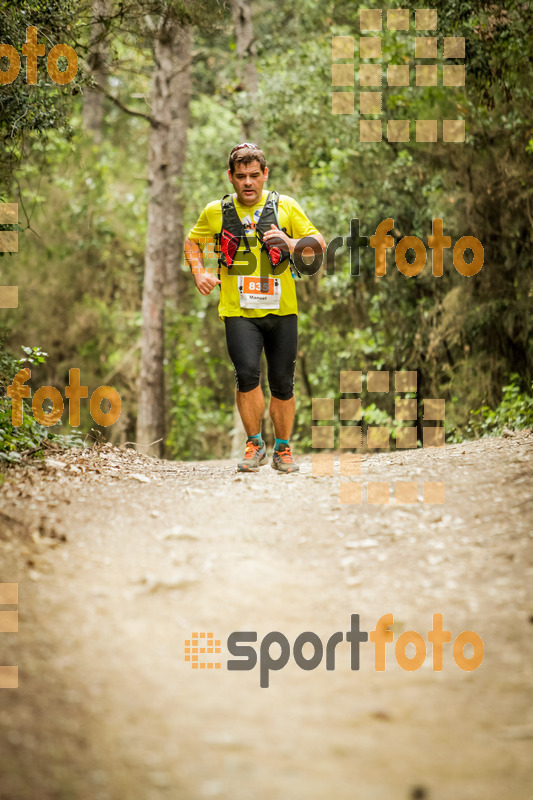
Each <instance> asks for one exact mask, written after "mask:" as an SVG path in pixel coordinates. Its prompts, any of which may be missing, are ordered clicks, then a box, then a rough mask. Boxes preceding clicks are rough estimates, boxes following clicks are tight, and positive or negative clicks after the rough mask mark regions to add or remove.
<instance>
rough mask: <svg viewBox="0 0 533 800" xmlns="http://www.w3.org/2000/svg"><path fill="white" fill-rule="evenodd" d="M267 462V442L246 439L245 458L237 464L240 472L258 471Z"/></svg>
mask: <svg viewBox="0 0 533 800" xmlns="http://www.w3.org/2000/svg"><path fill="white" fill-rule="evenodd" d="M266 462H267V450H266V444H265V443H264V442H263V443H262V444H256V443H255V442H254V440H253V439H247V440H246V450H245V451H244V458H243V459H242V461H239V463H238V464H237V471H238V472H258V470H259V467H261V466H262V465H263V464H266Z"/></svg>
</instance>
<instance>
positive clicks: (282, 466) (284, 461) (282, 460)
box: [272, 447, 300, 472]
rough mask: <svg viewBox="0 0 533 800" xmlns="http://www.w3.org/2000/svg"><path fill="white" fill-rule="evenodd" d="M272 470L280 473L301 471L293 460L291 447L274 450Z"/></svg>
mask: <svg viewBox="0 0 533 800" xmlns="http://www.w3.org/2000/svg"><path fill="white" fill-rule="evenodd" d="M272 469H277V470H279V472H298V471H299V469H300V467H299V466H298V464H295V463H294V461H293V460H292V453H291V448H290V447H286V448H285V449H284V450H274V452H273V453H272Z"/></svg>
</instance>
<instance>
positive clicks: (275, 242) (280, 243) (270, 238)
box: [263, 225, 292, 252]
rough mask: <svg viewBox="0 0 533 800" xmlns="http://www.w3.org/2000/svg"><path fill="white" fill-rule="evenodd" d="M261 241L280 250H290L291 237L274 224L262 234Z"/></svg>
mask: <svg viewBox="0 0 533 800" xmlns="http://www.w3.org/2000/svg"><path fill="white" fill-rule="evenodd" d="M263 241H264V242H266V243H267V244H268V245H269V246H270V247H279V248H280V250H287V251H288V252H291V244H292V239H291V238H290V236H287V234H286V233H285V232H284V231H280V229H279V228H277V227H276V226H275V225H271V226H270V230H269V231H267V232H266V233H265V235H264V236H263Z"/></svg>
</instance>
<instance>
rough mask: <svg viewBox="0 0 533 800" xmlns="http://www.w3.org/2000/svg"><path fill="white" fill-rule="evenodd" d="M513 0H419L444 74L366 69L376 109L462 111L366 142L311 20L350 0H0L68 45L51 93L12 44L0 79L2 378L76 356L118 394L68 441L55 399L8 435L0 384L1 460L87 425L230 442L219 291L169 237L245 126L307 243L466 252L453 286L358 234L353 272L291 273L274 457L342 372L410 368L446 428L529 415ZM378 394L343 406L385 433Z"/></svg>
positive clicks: (350, 10)
mask: <svg viewBox="0 0 533 800" xmlns="http://www.w3.org/2000/svg"><path fill="white" fill-rule="evenodd" d="M531 5H532V4H531V3H528V2H506V3H500V2H484V1H483V0H470V1H469V2H464V1H463V0H461V2H459V1H458V0H447V2H435V3H433V4H432V7H433V8H436V9H437V11H438V19H439V23H438V30H437V32H436V34H434V35H437V36H438V38H439V74H440V68H441V66H442V58H441V56H442V38H443V37H444V36H464V37H465V40H466V62H465V63H466V74H467V80H466V87H465V88H448V87H442V86H438V87H424V88H423V87H417V86H416V85H411V86H409V87H404V88H390V89H389V88H388V87H387V85H386V82H384V85H383V114H382V117H381V118H382V119H387V118H390V117H392V118H394V119H409V120H413V121H414V120H415V119H438V120H442V119H455V118H464V119H465V120H466V142H465V143H464V144H451V143H443V142H442V141H439V142H437V143H432V144H424V143H417V142H416V141H414V135H413V131H414V122H413V123H412V127H411V131H412V134H411V141H410V142H407V143H393V142H391V143H389V142H387V140H386V136H385V137H384V140H383V141H382V142H379V143H375V144H369V143H360V142H359V117H358V113H357V111H356V113H354V114H353V115H334V114H332V113H331V91H332V86H331V63H332V57H331V37H332V36H336V35H350V36H354V37H355V38H356V41H357V37H358V36H359V8H360V6H359V4H358V3H354V2H352V1H351V0H349V1H348V0H346V1H345V2H326V1H325V0H319V2H316V1H315V0H291V2H290V3H289V2H273V1H271V0H254V1H253V2H246V1H245V0H232V2H216V1H215V0H200V2H195V3H187V2H175V0H165V1H163V0H92V2H86V1H83V0H57V2H55V0H51V2H42V1H41V0H19V2H17V3H12V2H6V0H0V42H2V43H7V44H11V45H13V46H14V47H15V48H16V49H17V50H18V51H19V52H20V50H21V46H22V44H23V43H24V41H25V40H26V28H27V27H28V26H29V25H35V26H36V27H37V30H38V41H39V42H42V43H43V44H45V47H46V50H47V52H48V50H49V49H50V47H51V46H53V45H54V44H57V43H63V42H64V43H67V44H69V45H70V46H72V47H74V49H75V50H76V52H77V54H78V56H79V60H80V69H79V72H78V75H77V77H76V79H75V80H74V81H73V82H72V83H70V84H68V85H65V86H64V87H60V86H58V85H57V84H54V83H53V81H52V80H51V79H50V77H49V76H48V74H47V72H46V61H45V59H44V58H41V59H39V73H38V83H37V85H35V86H29V85H28V84H27V83H26V81H25V59H24V58H21V61H22V69H21V72H20V74H19V76H18V78H17V79H16V80H15V81H14V82H13V83H12V84H9V85H4V86H0V141H1V155H0V202H3V203H6V202H10V203H18V204H19V224H18V230H19V252H18V253H17V254H2V255H1V260H0V270H1V272H0V277H1V280H0V283H2V285H9V284H15V283H16V284H18V285H19V307H18V308H17V309H4V310H1V311H0V340H1V344H0V348H1V349H0V384H1V386H2V388H1V389H0V392H1V391H2V390H3V391H4V392H5V388H6V386H7V385H8V383H9V382H10V380H11V378H12V376H13V374H14V372H16V370H17V369H19V368H21V366H23V365H26V366H30V367H31V369H32V378H31V385H32V387H33V390H35V388H37V387H38V386H41V385H44V384H47V385H53V386H56V387H57V388H58V389H59V390H60V391H61V393H62V394H63V395H64V387H65V385H66V383H68V371H69V369H70V368H72V367H78V368H79V369H80V370H81V378H82V383H84V384H87V385H88V386H89V394H90V393H91V392H92V391H93V390H94V389H95V388H96V387H97V386H99V385H101V384H108V385H111V386H113V387H114V388H116V389H117V391H118V392H119V393H120V395H121V397H122V414H121V417H120V419H119V421H118V422H117V423H116V424H115V425H114V426H113V427H111V428H109V429H106V430H104V429H102V430H100V431H97V430H95V428H96V426H95V425H94V423H93V422H92V420H91V418H90V416H89V406H88V402H87V401H84V402H83V401H82V410H83V411H82V425H81V428H80V434H81V435H80V436H79V437H77V436H76V435H73V434H75V430H74V429H72V428H70V427H69V425H68V412H67V410H65V413H64V415H63V420H62V424H58V425H56V426H54V427H53V428H50V429H46V428H43V427H41V426H38V425H37V424H35V423H34V422H33V420H32V418H31V414H30V413H29V411H28V412H27V413H26V415H25V423H24V425H23V426H22V428H20V429H17V430H14V429H13V428H12V426H11V424H10V419H11V403H10V401H9V400H8V398H6V397H5V396H3V397H2V396H0V455H2V456H3V457H4V458H9V459H15V458H18V456H19V454H20V452H23V451H27V450H37V449H38V448H39V446H40V443H41V441H42V439H43V437H50V436H52V437H54V436H55V435H66V436H67V437H70V442H73V441H74V442H76V441H78V440H79V441H81V439H82V438H83V436H84V435H85V434H87V433H88V432H90V431H91V429H92V432H91V433H90V436H91V437H94V438H98V437H99V436H102V435H104V436H107V437H109V438H110V439H111V440H113V441H115V442H125V441H136V442H140V443H141V444H147V443H149V442H155V441H156V440H161V441H160V443H158V444H156V445H153V446H152V447H151V448H146V447H145V448H144V449H143V452H152V453H154V454H158V453H164V454H165V455H167V456H168V457H171V458H179V459H188V458H210V457H223V456H226V455H228V454H229V452H230V450H231V439H232V431H233V430H234V424H235V422H234V420H235V415H234V402H233V395H234V378H233V370H232V366H231V364H230V362H229V359H228V357H227V354H226V349H225V340H224V329H223V325H222V323H221V322H220V321H219V319H218V315H217V310H216V307H217V303H218V293H216V292H214V293H213V295H212V296H210V297H209V298H207V299H206V298H204V297H202V296H201V295H200V294H199V293H198V292H197V291H196V289H195V287H194V283H193V281H192V278H191V276H190V274H189V273H188V270H186V268H185V267H184V262H183V255H182V248H183V236H184V232H185V233H186V232H187V231H188V229H189V227H190V226H191V225H192V224H193V223H194V221H195V219H196V218H197V216H198V214H199V212H200V211H201V209H202V208H203V206H204V205H205V204H206V203H207V202H209V201H210V200H213V199H216V198H218V197H221V196H222V195H223V194H224V193H225V192H226V191H227V187H228V183H227V177H226V161H227V154H228V153H229V151H230V149H231V148H232V147H233V146H234V145H235V144H236V143H238V142H239V141H243V140H251V141H255V142H257V143H258V144H260V145H261V146H262V147H263V149H264V150H265V153H266V155H267V162H268V164H269V167H270V170H271V177H270V178H269V185H270V187H271V188H276V189H277V190H278V191H280V192H281V193H286V194H290V195H292V196H294V197H296V199H297V200H298V201H299V202H300V204H301V205H302V206H303V208H304V209H305V210H306V212H307V214H308V216H309V217H310V218H311V220H312V221H313V222H314V224H315V225H316V226H317V227H318V229H319V230H320V231H321V232H322V233H323V235H324V237H325V238H326V241H328V242H329V241H331V240H332V239H333V238H335V237H337V236H342V237H347V236H348V235H349V231H350V220H351V219H353V218H358V219H359V221H360V225H361V233H362V235H366V236H370V235H372V234H373V233H374V232H375V230H376V227H377V225H378V224H379V222H380V221H381V220H382V219H385V218H387V217H392V218H393V219H394V236H395V238H396V240H398V239H399V238H401V237H403V236H406V235H413V236H418V237H420V238H421V239H422V241H423V242H424V243H425V244H426V245H427V239H428V236H429V235H430V233H431V223H432V219H434V218H437V217H442V218H443V220H444V233H445V234H446V235H449V236H450V237H451V239H452V247H453V244H454V243H455V242H456V241H457V240H458V239H459V238H460V237H461V236H465V235H472V236H475V237H477V238H478V239H479V240H480V241H481V242H482V244H483V246H484V249H485V264H484V266H483V268H482V270H481V272H479V273H478V274H477V275H475V276H473V277H470V278H466V277H463V276H462V275H460V274H459V273H458V272H457V271H456V270H455V269H454V266H453V263H452V257H451V250H447V251H446V253H445V257H444V274H443V276H442V277H441V278H435V277H433V276H432V274H431V254H430V250H429V249H428V260H427V264H426V268H425V269H424V270H423V272H422V273H420V274H419V275H418V276H417V277H413V278H406V277H405V276H404V275H402V274H400V272H399V271H398V270H397V269H396V266H395V263H394V253H393V251H392V250H390V251H389V252H388V254H387V264H388V267H387V274H386V275H385V276H384V277H381V278H378V277H376V276H375V275H374V252H373V250H370V248H369V249H367V250H364V249H363V250H361V255H362V258H361V274H360V275H359V276H357V277H355V276H351V275H350V264H349V252H348V250H347V248H346V247H343V248H341V249H339V250H338V252H337V256H336V271H335V274H334V275H325V270H324V269H322V270H321V271H320V272H319V273H318V275H317V276H315V277H314V278H306V279H302V280H301V281H299V286H298V292H299V304H300V343H299V350H300V356H299V360H298V365H297V378H296V396H297V415H296V424H295V431H294V437H293V441H294V444H295V446H296V447H297V449H300V450H304V449H306V448H308V447H309V446H310V433H311V398H312V397H339V396H340V395H339V371H340V370H349V369H353V370H362V371H363V372H367V371H368V370H379V369H389V370H391V371H394V370H396V369H406V370H417V372H418V381H419V391H418V395H419V397H437V398H445V399H446V417H447V418H446V430H447V439H448V441H460V440H461V439H462V438H464V437H466V438H468V437H472V436H480V435H483V434H485V433H493V432H500V431H501V430H502V429H503V428H504V427H527V426H531V425H533V398H532V390H531V381H532V377H533V375H532V359H531V275H532V270H533V248H532V237H533V233H532V229H533V225H532V223H533V202H532V194H533V168H532V167H533V93H532V88H531V87H532V85H533V13H532V12H533V9H532V7H531ZM364 7H367V8H369V7H375V8H380V7H381V6H380V5H379V4H377V3H372V2H366V3H365V4H364ZM402 7H403V8H409V9H410V19H411V25H410V30H409V31H408V32H392V31H387V29H386V26H384V29H383V35H382V38H383V58H382V61H383V63H384V64H386V63H397V64H401V63H410V64H411V73H412V75H414V64H415V63H416V62H415V59H414V42H413V39H414V36H415V35H416V33H415V29H414V12H415V9H416V8H417V4H415V3H403V4H402ZM428 35H432V34H431V32H429V33H428ZM457 63H461V62H457ZM355 64H356V69H357V66H358V64H359V60H358V58H357V53H356V60H355ZM0 67H1V68H2V69H4V70H5V69H6V68H7V61H6V60H5V59H2V60H1V61H0ZM439 83H442V81H441V80H439ZM411 84H414V80H413V79H412V80H411ZM354 91H356V92H357V89H354ZM356 109H357V102H356ZM2 227H3V228H4V229H6V228H7V229H9V228H13V227H17V226H2ZM22 348H25V349H24V350H23V349H22ZM43 353H46V355H43ZM375 398H376V396H375V395H366V394H363V406H364V418H365V420H366V421H367V422H373V423H375V424H391V425H393V416H394V395H393V393H390V395H389V396H388V397H385V398H384V399H381V400H380V402H379V403H377V402H376V399H375ZM29 408H30V407H29ZM64 441H69V439H68V438H67V439H66V440H64ZM241 443H242V442H241Z"/></svg>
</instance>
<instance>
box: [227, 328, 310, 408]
mask: <svg viewBox="0 0 533 800" xmlns="http://www.w3.org/2000/svg"><path fill="white" fill-rule="evenodd" d="M224 322H225V325H226V342H227V345H228V353H229V357H230V358H231V360H232V362H233V367H234V369H235V380H236V381H237V389H238V390H239V392H251V391H252V389H255V388H256V387H257V386H259V371H260V362H261V353H262V351H263V347H264V348H265V356H266V360H267V365H268V385H269V386H270V393H271V394H272V396H273V397H277V398H278V399H279V400H290V398H291V397H292V396H293V394H294V366H295V364H296V351H297V347H298V316H297V315H296V314H287V315H285V316H280V315H279V314H267V315H266V317H226V318H225V320H224Z"/></svg>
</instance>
